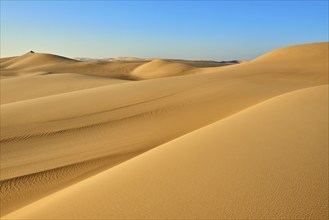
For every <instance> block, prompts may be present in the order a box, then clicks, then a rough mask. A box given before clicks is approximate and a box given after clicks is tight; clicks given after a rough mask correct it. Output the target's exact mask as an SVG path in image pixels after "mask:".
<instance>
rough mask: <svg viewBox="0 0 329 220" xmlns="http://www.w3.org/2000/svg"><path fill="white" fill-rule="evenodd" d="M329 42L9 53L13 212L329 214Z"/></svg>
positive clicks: (4, 68)
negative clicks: (254, 50) (76, 54)
mask: <svg viewBox="0 0 329 220" xmlns="http://www.w3.org/2000/svg"><path fill="white" fill-rule="evenodd" d="M328 46H329V43H313V44H304V45H296V46H291V47H286V48H281V49H278V50H275V51H272V52H269V53H267V54H265V55H263V56H261V57H259V58H257V59H255V60H252V61H248V62H241V63H240V62H237V63H239V64H233V63H234V62H232V61H231V62H227V63H224V64H225V65H224V66H223V63H221V64H220V63H218V64H217V63H215V62H212V61H180V60H162V59H153V60H139V59H137V60H113V61H76V60H72V59H68V58H65V57H60V56H56V55H50V54H38V53H27V54H25V55H23V56H18V57H14V58H9V59H3V58H2V60H1V148H0V149H1V173H0V174H1V175H0V177H1V183H0V185H1V191H0V193H1V216H3V219H111V218H112V219H123V218H126V219H127V218H128V219H135V218H136V219H145V218H148V219H160V218H167V219H187V218H205V219H247V218H250V219H327V218H328V187H327V186H328V86H327V85H328V71H329V70H328V60H329V59H328ZM200 62H201V63H200ZM54 210H56V211H54Z"/></svg>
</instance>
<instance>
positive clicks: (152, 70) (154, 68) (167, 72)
mask: <svg viewBox="0 0 329 220" xmlns="http://www.w3.org/2000/svg"><path fill="white" fill-rule="evenodd" d="M196 71H197V69H194V68H193V67H191V66H188V65H186V64H181V63H173V62H170V61H165V60H161V59H154V60H152V61H150V62H148V63H146V64H143V65H141V66H139V67H137V68H136V69H134V70H133V72H132V75H133V76H135V77H136V78H138V79H140V78H142V79H152V78H158V77H167V76H179V75H185V74H191V73H193V72H196Z"/></svg>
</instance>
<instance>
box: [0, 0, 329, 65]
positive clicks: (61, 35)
mask: <svg viewBox="0 0 329 220" xmlns="http://www.w3.org/2000/svg"><path fill="white" fill-rule="evenodd" d="M322 41H328V1H49V0H48V1H4V0H1V57H6V56H14V55H21V54H23V53H25V52H27V51H30V50H34V51H36V52H45V53H54V54H59V55H63V56H68V57H94V58H102V57H117V56H135V57H144V58H147V57H149V58H152V57H158V58H182V59H211V60H231V59H253V58H255V57H257V56H259V55H261V54H264V53H266V52H268V51H271V50H273V49H276V48H279V47H285V46H288V45H294V44H302V43H310V42H322Z"/></svg>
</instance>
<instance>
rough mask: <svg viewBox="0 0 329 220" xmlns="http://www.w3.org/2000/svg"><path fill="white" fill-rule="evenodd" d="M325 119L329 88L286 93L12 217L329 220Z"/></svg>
mask: <svg viewBox="0 0 329 220" xmlns="http://www.w3.org/2000/svg"><path fill="white" fill-rule="evenodd" d="M327 112H328V87H327V86H319V87H312V88H309V89H303V90H298V91H295V92H291V93H287V94H284V95H281V96H278V97H276V98H273V99H270V100H268V101H265V102H263V103H261V104H258V105H256V106H255V107H252V108H250V109H247V110H245V111H243V112H240V113H238V114H236V115H233V116H231V117H229V118H227V119H225V120H222V121H219V122H217V123H214V124H212V125H209V126H206V127H205V128H201V129H199V130H197V131H195V132H192V133H190V134H187V135H185V136H183V137H181V138H178V139H176V140H174V141H171V142H169V143H166V144H164V145H162V146H160V147H158V148H157V149H154V150H151V151H149V152H147V153H144V154H142V155H140V156H138V157H136V158H134V159H132V160H130V161H127V162H125V163H123V164H121V165H118V166H116V167H114V168H112V169H109V170H107V171H105V172H102V173H100V174H98V175H96V176H94V177H91V178H89V179H87V180H85V181H82V182H80V183H77V184H75V185H73V186H71V187H68V188H66V189H64V190H62V191H59V192H57V193H54V194H52V195H51V196H49V197H46V198H44V199H42V200H40V201H38V202H36V203H33V204H31V205H29V206H27V207H25V208H23V209H21V210H18V211H16V212H14V213H12V214H10V215H8V216H6V217H4V218H5V219H21V218H23V219H44V218H52V219H68V218H70V219H71V218H75V219H79V218H83V219H85V218H91V219H95V218H97V219H109V218H115V219H119V218H120V219H121V218H138V219H145V218H151V219H159V218H170V219H172V218H174V219H178V218H183V219H187V218H208V219H209V218H214V219H231V218H234V219H237V218H238V219H247V218H250V217H251V216H252V218H253V219H273V218H276V219H277V218H280V219H287V218H288V219H325V218H328V187H327V186H328V166H327V165H328V143H327V140H328V117H327ZM237 137H239V138H237ZM54 209H56V212H54V211H53V210H54Z"/></svg>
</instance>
